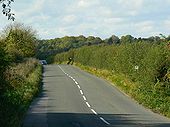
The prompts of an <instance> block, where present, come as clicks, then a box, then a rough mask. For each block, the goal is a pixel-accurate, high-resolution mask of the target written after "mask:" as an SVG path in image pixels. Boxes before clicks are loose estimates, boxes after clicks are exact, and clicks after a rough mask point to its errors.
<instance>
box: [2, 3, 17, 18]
mask: <svg viewBox="0 0 170 127" xmlns="http://www.w3.org/2000/svg"><path fill="white" fill-rule="evenodd" d="M12 2H14V0H0V4H1V5H2V13H3V14H4V15H5V16H7V17H8V20H12V21H14V20H15V17H14V15H15V14H14V13H12V12H11V3H12Z"/></svg>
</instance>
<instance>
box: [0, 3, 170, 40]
mask: <svg viewBox="0 0 170 127" xmlns="http://www.w3.org/2000/svg"><path fill="white" fill-rule="evenodd" d="M12 8H13V12H14V13H15V14H16V22H21V23H24V24H26V25H28V26H32V28H33V29H35V30H36V31H37V33H38V36H39V38H40V39H47V38H56V37H63V36H66V35H67V36H78V35H85V36H90V35H92V36H99V37H101V38H103V39H104V38H108V37H110V36H111V35H113V34H114V35H117V36H119V37H120V36H122V35H127V34H131V35H132V36H134V37H149V36H156V35H159V34H160V33H162V34H165V35H170V0H29V1H28V0H15V2H14V3H13V4H12ZM10 23H11V21H8V20H7V18H6V17H5V16H3V15H2V14H0V30H2V29H3V28H4V27H5V26H6V25H8V24H10Z"/></svg>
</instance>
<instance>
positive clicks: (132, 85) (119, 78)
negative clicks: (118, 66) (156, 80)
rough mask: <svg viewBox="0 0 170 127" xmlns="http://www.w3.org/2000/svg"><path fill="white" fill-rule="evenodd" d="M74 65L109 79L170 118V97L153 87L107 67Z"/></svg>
mask: <svg viewBox="0 0 170 127" xmlns="http://www.w3.org/2000/svg"><path fill="white" fill-rule="evenodd" d="M74 65H75V66H77V67H79V68H81V69H82V70H85V71H87V72H89V73H91V74H94V75H96V76H98V77H101V78H103V79H106V80H108V81H109V82H111V84H112V85H114V86H116V87H118V88H119V89H120V90H121V91H123V92H124V93H126V94H127V95H128V96H130V97H131V98H132V99H134V100H135V101H136V102H137V103H139V104H142V105H143V106H145V107H146V108H149V109H151V110H152V111H153V112H155V113H159V114H162V115H164V116H167V117H169V118H170V97H168V96H161V95H160V94H158V93H156V92H154V91H152V90H151V89H150V90H149V89H146V88H145V87H143V86H142V85H141V84H140V83H137V82H133V81H132V80H130V79H129V78H128V76H126V75H124V74H118V73H114V72H113V71H109V70H106V69H97V68H94V67H90V66H84V65H82V64H80V63H75V64H74Z"/></svg>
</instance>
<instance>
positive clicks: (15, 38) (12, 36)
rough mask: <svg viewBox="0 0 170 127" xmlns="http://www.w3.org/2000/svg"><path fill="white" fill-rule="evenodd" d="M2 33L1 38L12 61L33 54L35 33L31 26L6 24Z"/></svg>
mask: <svg viewBox="0 0 170 127" xmlns="http://www.w3.org/2000/svg"><path fill="white" fill-rule="evenodd" d="M4 33H5V34H4V35H3V39H2V40H3V43H4V46H5V50H6V52H7V53H8V54H9V55H10V56H11V58H12V59H13V61H14V62H15V61H18V60H22V59H23V58H25V57H32V56H34V55H35V46H36V43H35V42H36V34H35V32H34V31H33V30H32V29H31V28H29V27H25V26H24V25H23V24H13V25H10V26H7V27H6V28H5V30H4Z"/></svg>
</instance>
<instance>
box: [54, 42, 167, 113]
mask: <svg viewBox="0 0 170 127" xmlns="http://www.w3.org/2000/svg"><path fill="white" fill-rule="evenodd" d="M73 53H74V55H70V54H73ZM68 57H73V58H74V62H75V63H80V64H81V65H84V66H89V67H93V68H95V70H96V71H98V70H100V69H103V70H108V71H109V72H111V73H110V75H109V76H111V77H112V76H113V75H125V76H124V77H125V78H126V79H128V80H130V81H131V82H133V83H134V84H135V85H134V86H133V87H130V86H129V87H130V88H131V89H128V90H129V91H131V92H130V93H131V95H132V96H134V98H135V99H136V100H138V101H139V102H140V103H143V104H144V105H146V106H147V107H149V108H151V109H153V110H154V111H156V112H161V113H163V114H164V115H167V116H170V109H169V106H168V105H169V104H170V94H169V93H170V77H169V73H170V49H169V48H168V46H166V45H165V44H157V43H147V42H136V43H126V44H120V45H109V46H104V45H99V46H85V47H82V48H79V49H75V50H72V51H69V52H66V53H62V54H58V55H56V56H55V59H54V60H55V62H56V63H57V62H60V63H62V62H63V61H67V59H68ZM113 82H114V81H113ZM121 85H122V84H121ZM122 87H123V85H122ZM127 93H128V91H127Z"/></svg>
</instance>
